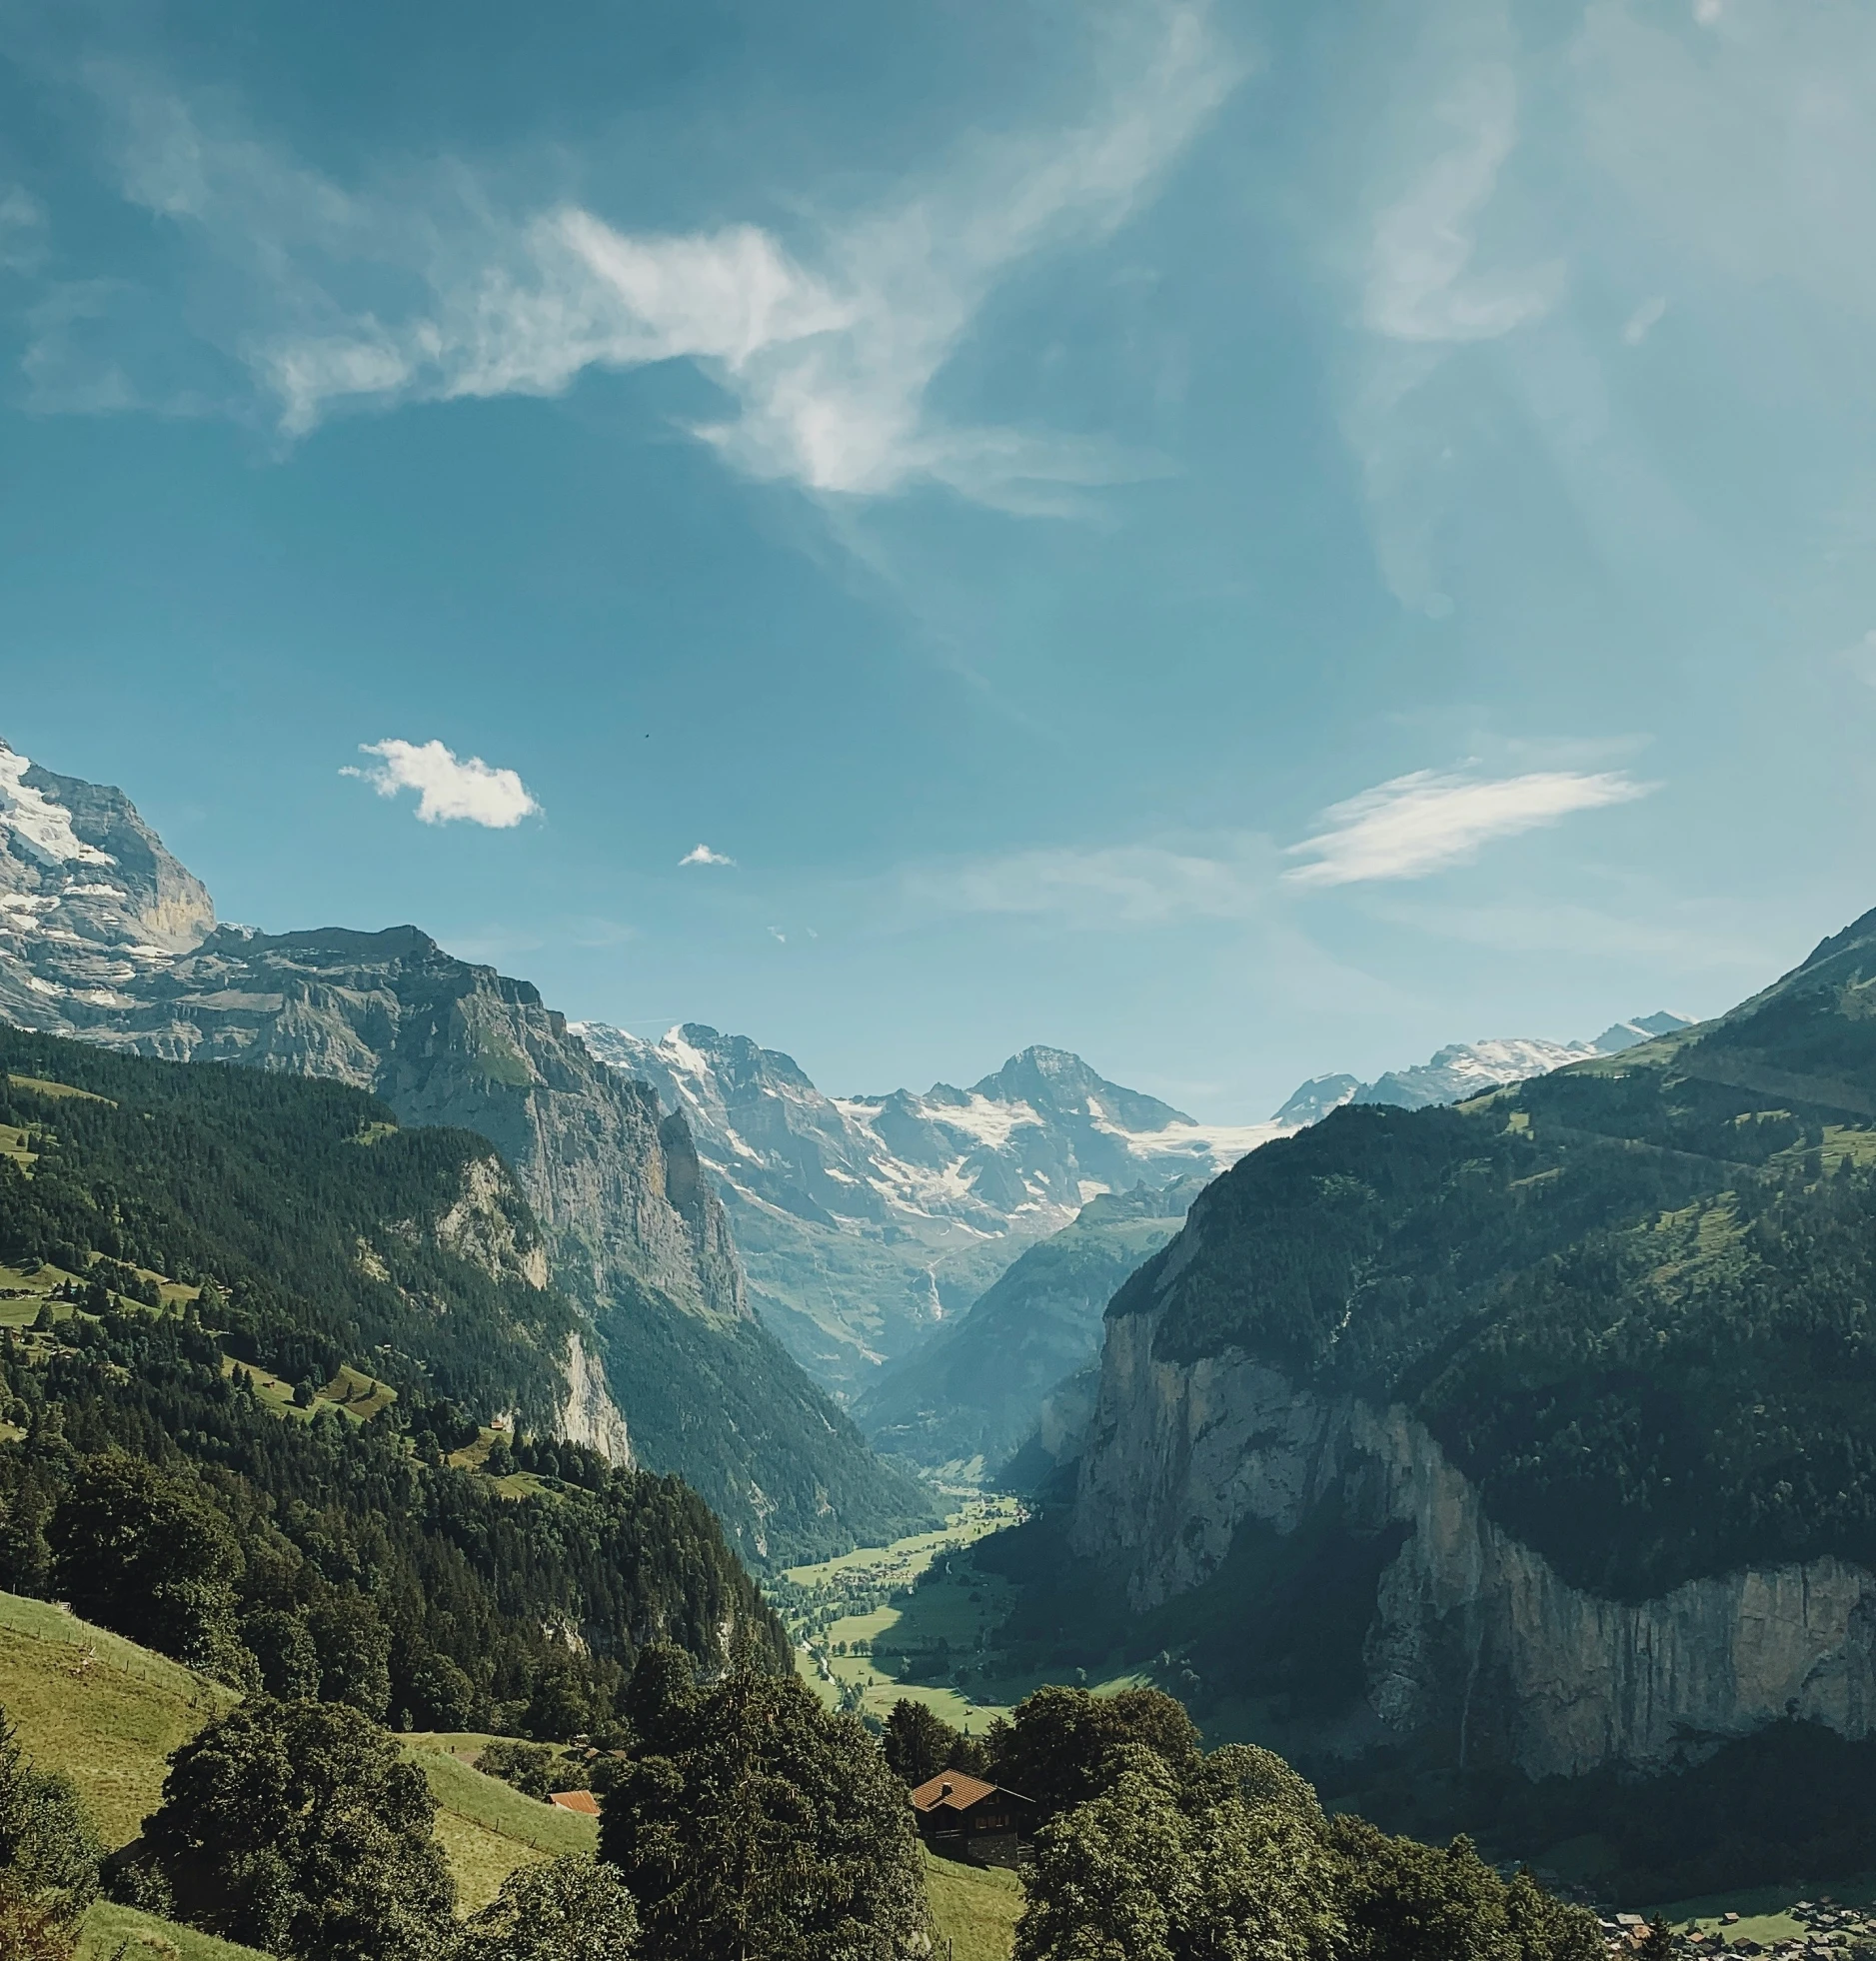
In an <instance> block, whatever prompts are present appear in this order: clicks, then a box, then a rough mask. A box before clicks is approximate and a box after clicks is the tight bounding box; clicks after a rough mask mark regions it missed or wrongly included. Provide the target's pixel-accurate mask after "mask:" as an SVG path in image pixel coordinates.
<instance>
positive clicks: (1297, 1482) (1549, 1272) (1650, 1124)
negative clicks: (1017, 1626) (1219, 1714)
mask: <svg viewBox="0 0 1876 1961" xmlns="http://www.w3.org/2000/svg"><path fill="white" fill-rule="evenodd" d="M1873 1439H1876V914H1872V915H1870V916H1867V917H1866V918H1864V919H1863V920H1860V921H1858V922H1857V923H1856V925H1855V926H1853V927H1851V928H1850V929H1848V930H1847V931H1846V932H1845V933H1843V934H1841V935H1839V936H1838V937H1837V938H1835V939H1833V940H1830V941H1826V942H1825V943H1824V944H1823V945H1822V946H1821V947H1819V948H1818V949H1817V951H1816V952H1815V953H1814V954H1813V955H1812V957H1811V958H1810V959H1809V960H1808V961H1806V962H1805V963H1804V965H1803V966H1801V967H1800V968H1798V969H1797V970H1795V971H1794V972H1793V973H1791V974H1790V975H1788V976H1786V977H1785V978H1784V979H1783V980H1780V981H1778V982H1777V983H1775V984H1774V985H1773V986H1771V987H1769V988H1768V989H1766V990H1765V992H1763V993H1761V994H1759V995H1757V996H1755V997H1754V998H1753V999H1751V1000H1749V1001H1747V1002H1745V1003H1744V1004H1743V1005H1741V1006H1740V1007H1738V1008H1736V1009H1734V1010H1733V1011H1732V1012H1731V1013H1729V1014H1727V1015H1725V1016H1723V1017H1722V1018H1720V1019H1719V1020H1717V1021H1714V1022H1709V1023H1706V1024H1704V1025H1701V1026H1698V1027H1695V1028H1691V1029H1688V1030H1685V1031H1682V1032H1675V1033H1670V1034H1667V1035H1665V1036H1662V1037H1661V1038H1658V1039H1655V1040H1651V1041H1648V1042H1646V1043H1643V1044H1639V1045H1636V1046H1634V1047H1631V1048H1629V1049H1628V1050H1627V1051H1626V1052H1624V1053H1621V1054H1619V1055H1614V1056H1608V1057H1598V1058H1595V1059H1591V1060H1587V1061H1584V1062H1582V1063H1579V1064H1577V1065H1575V1066H1572V1067H1569V1068H1565V1069H1562V1070H1559V1071H1557V1072H1556V1073H1553V1074H1550V1075H1546V1076H1542V1077H1539V1078H1537V1079H1535V1080H1532V1081H1528V1082H1525V1083H1522V1084H1520V1085H1517V1086H1515V1087H1510V1088H1505V1089H1501V1090H1498V1091H1495V1092H1493V1093H1490V1094H1487V1095H1484V1096H1481V1097H1478V1098H1477V1099H1475V1100H1473V1101H1471V1102H1468V1103H1465V1104H1462V1105H1460V1106H1458V1107H1456V1108H1449V1109H1438V1108H1435V1109H1422V1110H1414V1111H1406V1110H1390V1109H1385V1108H1346V1109H1341V1110H1338V1111H1336V1112H1335V1113H1333V1114H1331V1115H1330V1116H1328V1117H1327V1118H1326V1119H1325V1120H1324V1121H1322V1122H1321V1123H1319V1124H1317V1125H1316V1126H1315V1127H1314V1128H1312V1129H1309V1130H1306V1131H1303V1132H1301V1133H1300V1134H1298V1135H1296V1136H1294V1137H1292V1138H1289V1139H1287V1140H1284V1141H1281V1142H1276V1143H1271V1144H1269V1145H1266V1146H1265V1147H1264V1148H1263V1149H1262V1150H1259V1151H1257V1152H1256V1153H1254V1154H1253V1155H1251V1156H1250V1157H1248V1158H1246V1159H1245V1160H1244V1161H1243V1162H1242V1163H1240V1164H1239V1165H1238V1166H1237V1167H1236V1168H1235V1169H1234V1170H1232V1171H1231V1172H1230V1173H1228V1174H1227V1175H1226V1176H1225V1177H1223V1178H1222V1179H1220V1180H1218V1181H1217V1182H1216V1183H1215V1184H1214V1185H1212V1186H1211V1187H1210V1188H1209V1189H1208V1190H1207V1191H1206V1192H1205V1193H1204V1194H1203V1195H1202V1196H1201V1197H1200V1198H1199V1200H1198V1201H1197V1203H1196V1204H1195V1205H1194V1206H1193V1208H1192V1211H1191V1213H1190V1216H1189V1219H1188V1222H1187V1224H1186V1226H1185V1229H1184V1230H1183V1232H1182V1233H1181V1234H1180V1236H1179V1237H1178V1238H1177V1239H1175V1240H1174V1241H1173V1242H1172V1244H1171V1245H1170V1246H1169V1247H1168V1248H1167V1249H1166V1250H1165V1251H1164V1252H1163V1253H1160V1254H1159V1255H1157V1256H1156V1257H1155V1258H1154V1259H1153V1260H1151V1261H1150V1262H1148V1263H1147V1264H1146V1265H1145V1266H1144V1267H1142V1268H1141V1270H1140V1271H1139V1272H1138V1273H1137V1274H1136V1275H1135V1276H1134V1277H1133V1278H1132V1279H1131V1280H1130V1281H1129V1282H1128V1284H1127V1285H1126V1286H1125V1287H1124V1288H1123V1289H1122V1290H1121V1291H1120V1293H1119V1294H1118V1295H1117V1296H1116V1298H1115V1299H1114V1301H1113V1302H1112V1304H1111V1306H1110V1307H1109V1309H1108V1314H1107V1329H1106V1341H1105V1349H1104V1356H1103V1370H1102V1379H1101V1384H1100V1389H1099V1395H1098V1403H1097V1406H1096V1408H1095V1411H1094V1414H1093V1417H1092V1420H1091V1422H1090V1424H1089V1427H1088V1431H1087V1439H1086V1449H1085V1454H1084V1456H1083V1459H1082V1464H1081V1469H1080V1481H1079V1487H1078V1493H1077V1496H1076V1500H1075V1503H1074V1507H1073V1513H1072V1521H1071V1527H1070V1542H1071V1544H1072V1547H1073V1548H1074V1550H1075V1551H1076V1552H1077V1553H1078V1554H1079V1555H1080V1556H1081V1557H1082V1558H1083V1559H1085V1560H1090V1561H1092V1562H1093V1567H1092V1570H1094V1571H1096V1572H1098V1573H1099V1574H1100V1576H1101V1577H1100V1588H1101V1589H1102V1590H1104V1591H1105V1592H1106V1594H1108V1595H1109V1596H1110V1597H1113V1596H1119V1597H1124V1598H1125V1599H1126V1601H1127V1602H1128V1603H1129V1605H1130V1606H1131V1608H1132V1609H1133V1610H1134V1614H1135V1616H1136V1619H1135V1621H1134V1623H1133V1624H1134V1626H1135V1628H1136V1630H1139V1632H1138V1634H1137V1636H1136V1638H1145V1630H1146V1629H1148V1628H1151V1629H1152V1630H1153V1633H1152V1636H1151V1638H1152V1640H1153V1642H1154V1644H1155V1645H1160V1644H1166V1643H1170V1644H1171V1645H1173V1646H1175V1647H1181V1646H1182V1648H1183V1652H1184V1659H1185V1660H1186V1662H1187V1663H1188V1664H1189V1670H1190V1673H1191V1674H1192V1676H1193V1678H1194V1680H1195V1682H1196V1683H1197V1687H1196V1689H1195V1691H1194V1693H1195V1696H1196V1699H1197V1700H1199V1701H1200V1703H1201V1704H1215V1705H1217V1706H1220V1707H1222V1706H1223V1705H1226V1704H1232V1705H1234V1706H1235V1707H1236V1708H1237V1709H1238V1711H1239V1719H1240V1720H1241V1719H1243V1715H1242V1712H1243V1711H1244V1710H1246V1709H1252V1708H1254V1709H1256V1710H1257V1711H1259V1712H1260V1714H1259V1716H1258V1720H1259V1721H1261V1722H1262V1723H1264V1724H1265V1725H1266V1726H1268V1727H1269V1732H1270V1733H1274V1734H1279V1735H1281V1736H1282V1737H1283V1738H1284V1739H1285V1740H1287V1741H1289V1742H1290V1743H1291V1745H1292V1747H1294V1748H1296V1749H1298V1750H1300V1751H1302V1752H1304V1753H1305V1754H1309V1753H1310V1752H1311V1751H1312V1750H1330V1751H1333V1752H1335V1753H1337V1754H1339V1755H1343V1756H1346V1755H1347V1754H1348V1753H1349V1752H1351V1751H1353V1752H1355V1753H1356V1754H1359V1753H1360V1752H1361V1751H1363V1750H1372V1749H1376V1748H1382V1749H1400V1748H1405V1749H1408V1750H1409V1751H1410V1752H1412V1753H1415V1760H1417V1761H1420V1762H1422V1763H1423V1764H1428V1765H1430V1764H1434V1763H1438V1764H1443V1765H1445V1766H1446V1767H1447V1768H1449V1769H1451V1768H1455V1767H1457V1768H1461V1769H1463V1770H1464V1771H1465V1772H1466V1773H1467V1774H1469V1775H1479V1774H1485V1773H1487V1772H1490V1773H1493V1774H1496V1773H1497V1772H1500V1771H1502V1772H1515V1773H1522V1774H1523V1775H1525V1776H1527V1777H1531V1778H1537V1779H1543V1778H1563V1779H1582V1778H1585V1777H1588V1776H1590V1775H1592V1774H1594V1775H1598V1776H1628V1777H1632V1776H1633V1774H1634V1773H1636V1772H1638V1771H1639V1772H1662V1771H1677V1770H1679V1771H1685V1772H1686V1773H1687V1774H1688V1775H1689V1776H1692V1775H1694V1774H1695V1772H1694V1770H1693V1768H1692V1767H1694V1766H1700V1765H1703V1764H1705V1765H1707V1766H1708V1768H1707V1769H1702V1770H1700V1771H1699V1772H1698V1775H1700V1776H1703V1777H1704V1776H1707V1775H1709V1772H1710V1770H1711V1766H1712V1765H1714V1764H1717V1763H1719V1762H1720V1760H1721V1759H1720V1758H1718V1757H1715V1754H1714V1753H1715V1752H1721V1753H1722V1756H1723V1754H1724V1746H1727V1745H1728V1744H1733V1745H1735V1746H1737V1747H1744V1739H1748V1738H1755V1737H1762V1736H1763V1734H1764V1733H1766V1732H1770V1731H1779V1732H1780V1733H1784V1732H1787V1731H1789V1732H1794V1733H1795V1732H1798V1731H1805V1732H1807V1733H1810V1734H1813V1735H1815V1736H1816V1737H1818V1738H1819V1739H1820V1747H1825V1746H1827V1749H1826V1754H1828V1751H1829V1750H1840V1749H1841V1748H1842V1744H1841V1743H1840V1741H1839V1739H1848V1740H1849V1741H1851V1742H1853V1743H1856V1742H1860V1740H1861V1739H1866V1738H1868V1737H1869V1736H1870V1735H1871V1734H1872V1731H1873V1730H1876V1640H1873V1639H1872V1635H1871V1629H1872V1627H1876V1441H1873ZM1755 1747H1756V1745H1755ZM1781 1747H1783V1746H1781ZM1832 1760H1833V1761H1834V1759H1832ZM1820 1761H1821V1759H1820ZM1584 1829H1596V1827H1594V1826H1585V1827H1584ZM1558 1835H1559V1836H1564V1835H1566V1834H1563V1833H1561V1832H1560V1833H1559V1834H1558ZM1681 1890H1683V1891H1691V1890H1696V1889H1695V1888H1693V1887H1691V1886H1689V1887H1683V1888H1682V1889H1681Z"/></svg>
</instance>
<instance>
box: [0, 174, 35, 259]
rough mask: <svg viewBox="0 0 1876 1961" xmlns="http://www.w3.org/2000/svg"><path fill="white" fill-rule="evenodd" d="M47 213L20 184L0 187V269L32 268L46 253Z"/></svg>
mask: <svg viewBox="0 0 1876 1961" xmlns="http://www.w3.org/2000/svg"><path fill="white" fill-rule="evenodd" d="M45 234H46V213H45V207H44V206H43V205H41V204H40V202H39V200H38V199H37V198H36V197H34V196H33V195H32V193H31V192H30V191H28V190H26V189H25V188H24V187H23V186H22V185H19V184H9V185H7V186H6V187H5V189H3V190H0V270H4V271H7V272H33V271H35V270H37V268H38V266H39V264H40V262H41V261H42V260H43V259H44V258H45V255H46V238H45Z"/></svg>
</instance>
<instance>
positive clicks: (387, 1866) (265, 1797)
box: [144, 1696, 455, 1961]
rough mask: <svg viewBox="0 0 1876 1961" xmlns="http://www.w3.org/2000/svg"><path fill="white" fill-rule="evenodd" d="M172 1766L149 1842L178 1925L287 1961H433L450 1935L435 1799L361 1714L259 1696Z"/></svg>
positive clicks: (147, 1832)
mask: <svg viewBox="0 0 1876 1961" xmlns="http://www.w3.org/2000/svg"><path fill="white" fill-rule="evenodd" d="M170 1766H171V1767H170V1773H169V1776H168V1778H167V1779H166V1780H165V1782H164V1785H163V1803H162V1806H161V1808H160V1809H159V1810H158V1811H157V1812H156V1813H155V1814H154V1815H153V1816H152V1817H150V1818H149V1819H147V1820H146V1821H145V1825H144V1840H145V1843H146V1845H147V1846H148V1848H149V1853H150V1856H151V1857H152V1858H153V1859H154V1860H155V1862H156V1863H157V1865H158V1866H159V1867H160V1868H161V1870H162V1872H163V1874H164V1876H165V1877H166V1879H167V1880H168V1882H169V1885H170V1888H171V1891H172V1892H173V1894H174V1896H175V1900H176V1905H177V1909H178V1911H179V1912H180V1913H181V1915H182V1916H183V1918H185V1919H187V1920H189V1921H192V1922H193V1923H194V1924H195V1925H197V1926H199V1927H204V1928H207V1929H208V1930H209V1931H210V1932H212V1933H217V1934H221V1935H223V1936H224V1937H226V1938H227V1939H230V1940H237V1941H245V1942H246V1943H247V1944H248V1945H249V1946H252V1947H259V1948H264V1949H266V1950H267V1951H268V1952H269V1953H272V1954H281V1955H291V1956H294V1957H296V1961H429V1957H431V1956H433V1955H434V1954H435V1953H436V1952H437V1950H438V1948H439V1947H440V1946H441V1945H442V1944H443V1938H444V1933H445V1931H446V1930H447V1929H448V1927H449V1925H450V1913H451V1908H452V1907H453V1905H454V1903H455V1886H454V1883H453V1882H452V1880H451V1878H450V1874H449V1869H448V1867H447V1866H446V1865H445V1863H444V1859H443V1854H442V1852H441V1850H440V1849H439V1847H438V1845H437V1843H436V1840H435V1838H434V1836H433V1835H432V1829H431V1828H432V1822H433V1820H434V1819H435V1817H436V1811H437V1803H436V1800H435V1798H433V1797H432V1796H431V1795H430V1788H429V1786H428V1785H427V1784H426V1782H425V1781H424V1774H423V1772H422V1771H421V1770H420V1769H419V1768H418V1767H417V1766H416V1765H415V1764H413V1763H411V1762H409V1761H408V1760H407V1759H406V1758H405V1757H404V1756H403V1754H402V1753H401V1752H400V1750H399V1749H398V1746H397V1744H396V1742H395V1741H394V1740H393V1739H392V1737H391V1736H390V1735H389V1734H388V1733H387V1732H386V1731H384V1730H383V1729H381V1728H379V1726H378V1725H377V1724H376V1723H374V1722H372V1721H370V1720H369V1719H368V1718H367V1717H366V1716H364V1715H363V1714H362V1713H360V1711H358V1710H357V1709H354V1708H351V1707H349V1706H347V1705H346V1704H343V1703H332V1702H277V1701H275V1700H274V1699H273V1698H272V1697H269V1696H255V1697H252V1698H251V1699H250V1700H248V1701H247V1702H244V1703H242V1704H240V1705H239V1706H237V1707H236V1708H234V1709H232V1710H230V1711H229V1713H228V1714H227V1715H225V1716H222V1717H220V1718H218V1719H217V1720H216V1721H214V1722H212V1723H210V1724H209V1726H208V1727H207V1728H206V1729H205V1730H203V1731H202V1733H201V1734H200V1735H199V1736H197V1737H196V1738H195V1739H194V1741H192V1742H189V1743H185V1744H184V1745H183V1746H182V1747H181V1749H179V1750H177V1751H176V1752H175V1753H174V1755H173V1756H172V1757H171V1758H170Z"/></svg>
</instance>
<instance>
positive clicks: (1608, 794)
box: [1283, 770, 1656, 886]
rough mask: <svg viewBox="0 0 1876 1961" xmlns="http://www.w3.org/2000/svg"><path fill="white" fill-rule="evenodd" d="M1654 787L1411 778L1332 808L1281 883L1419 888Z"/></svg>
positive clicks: (1554, 776) (1550, 775)
mask: <svg viewBox="0 0 1876 1961" xmlns="http://www.w3.org/2000/svg"><path fill="white" fill-rule="evenodd" d="M1655 788H1656V786H1655V785H1653V784H1645V783H1637V782H1635V780H1634V779H1633V778H1632V777H1629V776H1627V775H1626V774H1624V773H1623V772H1621V771H1619V770H1609V771H1601V772H1598V773H1596V774H1594V775H1590V774H1585V773H1583V772H1580V771H1575V770H1537V771H1532V772H1531V773H1529V774H1528V775H1525V776H1520V777H1499V778H1495V779H1493V778H1480V777H1467V776H1460V775H1456V774H1447V773H1441V772H1438V771H1434V770H1417V771H1415V772H1414V774H1413V775H1411V776H1406V777H1395V778H1394V779H1393V780H1392V781H1391V782H1389V783H1384V784H1378V785H1377V786H1376V787H1375V788H1374V789H1372V790H1364V791H1363V792H1362V793H1361V795H1360V796H1359V797H1351V798H1349V799H1348V800H1347V801H1346V802H1345V803H1341V804H1334V805H1331V806H1330V807H1329V809H1328V810H1326V811H1324V812H1323V814H1322V816H1323V820H1324V829H1322V830H1321V831H1319V832H1317V833H1316V835H1315V836H1314V837H1313V838H1305V839H1304V840H1303V842H1302V843H1301V844H1300V845H1292V846H1290V848H1289V856H1290V857H1292V858H1302V859H1304V860H1305V861H1306V862H1305V863H1303V864H1301V865H1293V866H1291V867H1290V869H1289V870H1288V871H1287V872H1285V873H1284V874H1283V877H1284V880H1285V881H1286V882H1287V883H1288V884H1291V885H1298V886H1352V885H1358V884H1361V883H1363V882H1366V881H1369V880H1379V879H1423V878H1425V877H1426V876H1427V875H1428V874H1429V873H1432V872H1440V871H1443V870H1445V868H1446V867H1447V866H1449V865H1460V864H1463V863H1465V862H1466V861H1467V860H1468V859H1471V858H1473V857H1475V856H1476V855H1477V853H1478V851H1479V849H1480V847H1481V846H1484V845H1487V844H1489V843H1490V842H1491V841H1492V840H1493V839H1494V838H1513V837H1516V836H1517V834H1518V833H1519V832H1521V831H1534V830H1536V829H1537V828H1538V827H1539V826H1541V825H1549V824H1555V823H1557V822H1558V820H1559V819H1562V818H1565V817H1568V816H1569V815H1570V814H1571V813H1572V812H1575V811H1596V810H1601V809H1603V808H1605V807H1606V806H1608V805H1611V804H1631V803H1633V802H1634V801H1635V799H1636V798H1638V797H1645V796H1647V795H1648V793H1649V792H1650V791H1651V790H1653V789H1655Z"/></svg>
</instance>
